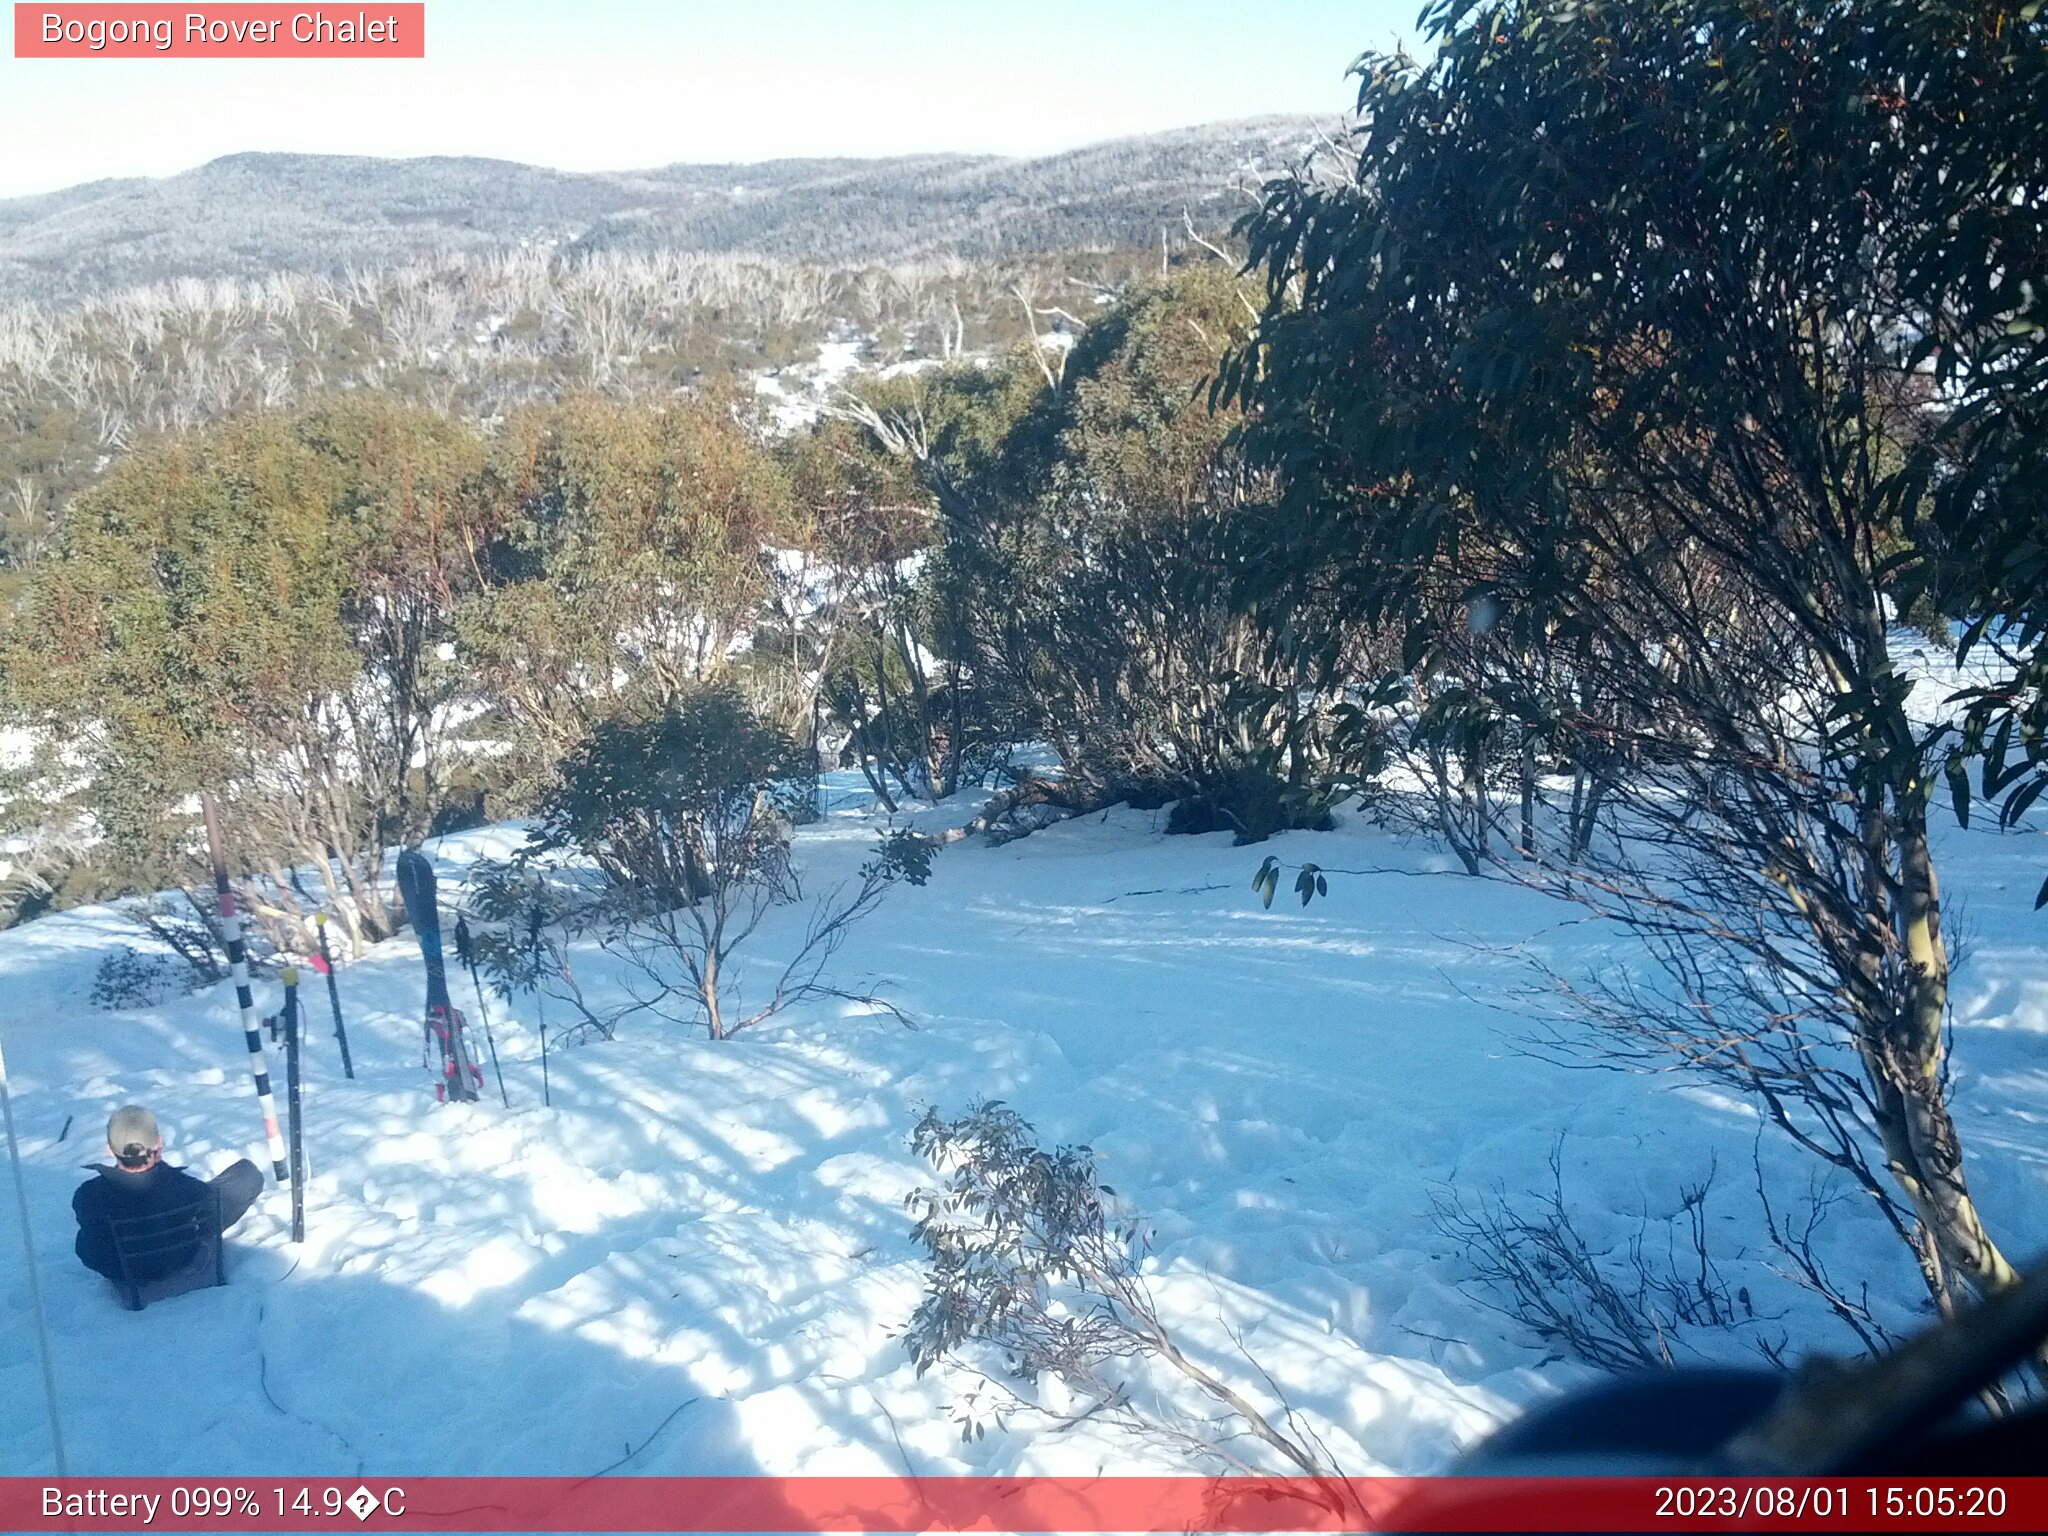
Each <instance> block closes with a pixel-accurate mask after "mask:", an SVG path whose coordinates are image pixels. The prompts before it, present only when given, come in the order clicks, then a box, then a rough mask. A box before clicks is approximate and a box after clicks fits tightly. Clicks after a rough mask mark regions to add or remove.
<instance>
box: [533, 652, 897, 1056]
mask: <svg viewBox="0 0 2048 1536" xmlns="http://www.w3.org/2000/svg"><path fill="white" fill-rule="evenodd" d="M805 766H806V765H805V761H804V757H803V752H802V749H801V748H800V747H799V746H798V745H797V743H796V742H795V741H793V740H792V739H791V738H790V737H789V736H788V735H787V734H786V733H785V732H783V731H782V730H780V729H779V728H778V727H776V726H775V725H773V724H771V723H769V722H767V721H764V720H762V719H761V718H760V717H759V716H757V715H756V714H755V713H754V711H753V709H752V708H751V707H750V706H749V705H748V703H747V701H746V699H745V698H744V697H743V696H742V695H741V694H740V692H739V690H738V689H737V688H735V687H733V686H732V685H730V684H706V685H704V686H702V687H699V688H693V689H690V690H688V691H686V692H684V693H683V694H682V695H681V696H680V697H679V698H678V699H677V700H675V701H674V702H672V703H671V704H669V705H668V706H667V707H665V708H664V709H663V710H662V711H661V712H660V713H658V714H652V715H646V716H639V717H621V718H617V719H612V720H607V721H604V722H603V723H601V724H600V725H598V727H597V728H596V729H595V730H594V731H592V733H591V734H590V736H589V737H588V738H587V739H586V740H585V741H583V742H582V743H581V744H580V745H579V746H577V747H576V748H575V750H573V751H572V752H571V753H570V754H569V755H568V756H567V757H566V758H565V759H564V760H563V761H562V763H561V765H560V766H559V768H558V770H557V774H556V778H555V781H554V783H553V784H552V785H551V786H550V788H549V789H548V791H547V792H546V794H545V795H544V797H543V800H542V804H541V810H540V818H539V825H538V826H537V828H536V829H535V831H534V833H533V835H532V837H531V838H530V840H529V842H528V844H527V847H526V849H525V852H524V857H526V858H529V859H531V858H537V857H545V856H548V855H551V854H555V853H559V852H563V851H573V852H576V853H580V854H581V855H583V856H584V857H585V858H587V859H589V860H590V861H591V862H592V863H594V864H595V865H596V866H597V868H598V869H599V870H600V871H601V872H602V873H603V875H604V877H605V881H606V890H605V891H604V893H603V895H602V897H601V898H600V900H599V902H598V904H597V908H596V909H595V911H593V912H591V913H589V914H586V917H585V921H586V922H587V923H588V924H589V925H591V926H594V927H596V928H597V929H598V931H599V932H600V933H601V934H602V936H603V940H604V942H605V944H606V945H607V947H609V948H611V949H612V950H613V951H614V952H615V953H617V954H618V955H619V956H620V957H621V958H623V959H624V960H626V961H627V962H628V966H629V968H630V969H631V970H632V972H633V973H634V974H635V975H636V976H637V977H638V978H639V981H638V983H635V982H633V981H628V982H627V986H628V988H629V990H633V991H634V993H635V997H636V1006H637V1007H638V1008H644V1009H648V1010H650V1011H653V1012H655V1013H657V1014H660V1015H662V1016H664V1017H673V1016H674V1015H673V1014H671V1013H670V1012H669V1008H670V1005H671V1003H672V1002H673V1001H674V1000H675V999H678V998H681V999H683V1000H685V1001H686V1004H687V1006H688V1007H689V1008H690V1010H691V1011H692V1012H693V1013H694V1014H695V1015H696V1016H697V1017H699V1018H701V1019H702V1021H703V1022H704V1025H705V1027H706V1029H707V1030H708V1031H709V1033H710V1036H711V1038H712V1039H714V1040H719V1039H724V1038H726V1037H727V1036H729V1035H732V1034H735V1033H737V1032H738V1031H739V1030H742V1029H745V1028H746V1027H748V1026H749V1025H751V1024H755V1023H758V1022H759V1021H760V1020H761V1019H763V1018H766V1017H767V1016H768V1015H769V1014H771V1013H773V1012H776V1011H777V1010H779V1009H780V1008H782V1007H783V1006H785V1005H786V1004H787V1003H789V1002H790V1001H792V1000H793V999H794V998H796V997H798V996H804V995H810V994H813V993H819V992H829V991H832V990H833V989H831V988H828V987H825V986H824V985H822V983H821V982H820V980H819V976H820V972H821V971H822V968H823V966H824V963H825V962H826V960H828V959H829V958H830V957H831V956H832V954H833V953H835V952H836V951H837V950H838V948H839V947H840V945H841V944H842V943H843V942H844V939H845V936H846V933H847V931H848V929H849V928H850V927H851V925H852V924H853V923H854V922H855V921H857V920H858V919H859V918H861V917H862V916H864V915H866V913H867V912H869V911H870V910H872V909H873V907H874V906H875V905H876V904H877V903H878V902H879V901H880V899H881V897H882V894H883V893H884V892H885V891H886V890H887V889H888V887H889V886H890V885H892V884H893V883H895V882H896V881H897V880H898V879H909V880H911V881H912V882H913V883H916V884H922V883H923V882H924V879H925V877H926V875H927V873H928V872H929V868H930V850H929V848H928V847H927V845H926V844H925V843H924V841H923V840H922V839H921V838H918V837H917V836H915V835H914V834H909V833H899V834H896V835H895V836H892V837H890V838H887V839H885V840H884V842H883V845H882V847H881V848H880V849H878V850H877V854H876V857H875V858H874V859H872V860H871V861H869V863H868V864H867V865H865V866H863V868H862V869H861V871H860V873H859V876H858V878H857V879H856V880H855V881H854V882H853V884H852V888H851V889H850V891H849V890H847V889H844V888H842V889H840V890H837V891H834V892H832V893H829V894H828V895H827V896H825V897H824V898H823V899H821V900H820V901H819V902H817V903H816V904H815V905H814V906H813V908H812V910H811V913H810V918H809V922H808V925H807V927H806V930H805V933H804V935H803V937H802V939H801V940H800V941H799V942H798V944H797V946H796V948H795V951H794V953H793V955H792V957H791V958H790V959H789V960H788V962H787V963H786V964H785V965H784V967H783V969H782V971H781V973H780V975H779V977H778V979H777V981H776V983H775V986H774V988H773V990H772V994H771V996H770V997H769V998H768V999H767V1000H766V1001H765V1002H764V1003H763V1004H762V1005H761V1006H759V1007H757V1008H756V1009H755V1010H754V1011H752V1012H750V1013H740V1012H737V1011H736V1007H735V1005H736V999H737V996H738V988H737V986H736V984H735V979H734V977H733V975H732V960H733V957H734V955H735V953H736V952H737V951H738V950H739V948H740V946H741V945H743V944H744V943H746V941H747V940H748V939H749V938H751V937H752V936H753V934H754V932H755V930H756V929H758V928H759V927H760V925H761V923H762V921H763V919H764V918H765V917H766V916H767V915H768V913H769V911H770V909H771V908H773V907H775V906H777V905H779V904H782V903H785V902H790V901H794V900H795V899H797V898H798V897H799V896H800V895H801V894H802V887H801V884H800V882H799V879H798V876H797V872H796V870H795V869H794V867H793V866H792V864H791V862H790V831H791V824H792V819H793V816H794V814H795V812H796V810H797V808H798V805H797V802H798V801H799V799H800V798H801V796H802V795H803V794H804V792H805V791H804V786H805V785H806V784H807V783H808V780H807V778H806V777H805V775H804V773H803V769H804V767H805ZM835 995H844V994H835Z"/></svg>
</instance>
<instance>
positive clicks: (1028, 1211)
mask: <svg viewBox="0 0 2048 1536" xmlns="http://www.w3.org/2000/svg"><path fill="white" fill-rule="evenodd" d="M910 1145H911V1149H912V1150H913V1151H914V1152H916V1153H917V1154H918V1155H919V1156H920V1157H923V1158H924V1159H926V1160H927V1161H928V1162H930V1163H931V1165H932V1166H933V1168H934V1169H936V1170H937V1171H938V1172H940V1173H941V1174H943V1175H944V1176H945V1179H946V1182H945V1185H944V1187H943V1188H942V1189H939V1190H919V1191H916V1192H914V1193H913V1194H911V1195H910V1196H909V1197H908V1198H907V1199H906V1201H905V1204H906V1205H907V1207H908V1208H909V1209H910V1210H911V1212H912V1213H913V1214H914V1215H915V1216H916V1223H915V1225H914V1227H913V1228H912V1234H911V1235H912V1236H913V1237H914V1238H915V1239H916V1241H917V1243H918V1244H919V1246H920V1247H922V1248H923V1249H924V1252H925V1259H926V1263H927V1266H928V1267H927V1272H926V1276H925V1293H924V1297H923V1299H922V1300H920V1301H919V1303H918V1306H917V1310H916V1312H914V1313H913V1314H912V1315H911V1319H910V1324H909V1326H908V1327H907V1328H906V1329H905V1330H904V1334H903V1345H904V1348H905V1349H906V1350H907V1351H908V1352H909V1355H910V1358H911V1361H912V1362H913V1364H915V1366H916V1367H917V1374H918V1375H920V1376H922V1375H923V1374H924V1373H925V1372H926V1371H928V1370H930V1369H931V1368H932V1367H933V1366H934V1365H936V1364H938V1363H939V1362H940V1361H942V1360H944V1359H945V1358H946V1357H947V1356H948V1355H951V1354H953V1353H955V1352H956V1351H958V1350H960V1349H961V1348H962V1347H963V1346H966V1345H969V1344H977V1343H978V1344H985V1345H987V1346H989V1347H992V1348H994V1349H995V1350H997V1351H999V1352H1000V1353H1001V1354H1002V1355H1004V1356H1005V1357H1006V1358H1007V1360H1008V1362H1009V1364H1010V1367H1011V1369H1012V1370H1013V1371H1016V1372H1017V1373H1019V1374H1021V1375H1024V1376H1026V1377H1030V1378H1035V1377H1036V1376H1037V1375H1038V1373H1039V1372H1041V1371H1046V1370H1051V1371H1055V1372H1060V1373H1062V1374H1068V1373H1074V1372H1076V1371H1078V1370H1087V1369H1091V1368H1098V1367H1100V1366H1102V1365H1104V1364H1107V1363H1109V1362H1112V1361H1114V1360H1117V1359H1121V1358H1125V1357H1128V1356H1132V1355H1137V1354H1141V1353H1143V1352H1144V1350H1143V1348H1142V1346H1141V1345H1140V1344H1139V1343H1138V1341H1137V1339H1136V1338H1135V1337H1134V1335H1135V1333H1136V1332H1137V1330H1136V1329H1135V1328H1133V1327H1132V1326H1131V1319H1130V1313H1129V1311H1128V1308H1129V1305H1130V1301H1129V1298H1128V1297H1125V1296H1120V1295H1119V1294H1118V1292H1119V1291H1120V1290H1124V1289H1127V1288H1129V1287H1132V1286H1134V1285H1135V1284H1136V1282H1137V1275H1138V1264H1139V1262H1140V1260H1141V1258H1142V1257H1143V1252H1144V1249H1143V1243H1142V1241H1141V1239H1140V1236H1139V1232H1138V1228H1137V1225H1136V1223H1134V1222H1131V1221H1129V1220H1127V1219H1124V1218H1121V1217H1118V1216H1116V1215H1115V1214H1113V1212H1112V1209H1111V1205H1110V1202H1111V1201H1113V1200H1114V1199H1115V1195H1116V1191H1115V1190H1113V1189H1111V1188H1110V1187H1109V1186H1108V1185H1106V1184H1104V1183H1102V1182H1101V1180H1100V1179H1099V1178H1097V1176H1096V1172H1095V1159H1094V1154H1093V1153H1092V1152H1091V1151H1090V1150H1089V1149H1088V1148H1087V1147H1060V1148H1057V1149H1056V1150H1053V1151H1046V1150H1045V1149H1043V1148H1041V1147H1039V1146H1038V1145H1037V1144H1036V1142H1035V1141H1034V1140H1033V1132H1032V1128H1031V1125H1030V1124H1029V1122H1027V1121H1026V1120H1024V1119H1023V1117H1021V1116H1020V1115H1018V1114H1017V1112H1016V1111H1015V1110H1013V1109H1010V1108H1008V1107H1006V1106H1005V1105H1004V1104H1003V1103H1002V1102H1001V1101H1000V1100H993V1099H992V1100H988V1101H986V1102H983V1103H978V1104H975V1105H974V1106H972V1107H971V1108H970V1109H969V1111H968V1113H967V1114H966V1115H964V1116H962V1117H961V1118H960V1119H958V1120H946V1119H942V1118H941V1117H940V1115H939V1113H938V1111H937V1110H936V1109H927V1110H926V1111H925V1114H924V1117H923V1118H922V1119H920V1120H919V1121H918V1123H917V1126H916V1129H915V1130H913V1131H912V1132H911V1137H910ZM1055 1287H1059V1288H1071V1289H1078V1290H1079V1291H1081V1292H1082V1293H1083V1296H1084V1301H1083V1304H1082V1305H1079V1306H1076V1307H1074V1308H1072V1309H1070V1310H1064V1311H1061V1310H1055V1309H1054V1308H1053V1307H1052V1306H1051V1305H1050V1304H1049V1293H1050V1292H1052V1291H1053V1289H1054V1288H1055Z"/></svg>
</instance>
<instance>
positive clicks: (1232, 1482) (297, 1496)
mask: <svg viewBox="0 0 2048 1536" xmlns="http://www.w3.org/2000/svg"><path fill="white" fill-rule="evenodd" d="M0 1530H6V1531H222V1532H226V1531H355V1530H363V1531H679V1532H681V1531H687V1532H712V1531H734V1532H749V1533H752V1532H770V1531H862V1532H865V1531H877V1532H881V1531H889V1532H896V1531H901V1532H919V1531H1017V1532H1041V1531H1076V1532H1098V1531H1100V1532H1107V1531H1132V1532H1170V1531H1390V1532H1395V1531H1403V1532H1405V1531H1666V1530H1669V1531H2041V1530H2048V1477H2010V1478H1953V1479H1940V1480H1935V1479H1924V1478H1853V1477H1852V1478H1777V1479H1764V1478H1719V1479H1709V1478H1648V1477H1641V1478H1638V1477H1602V1478H1595V1477H1538V1478H1528V1477H1522V1478H1448V1477H1446V1478H1427V1477H1367V1478H1346V1479H1340V1480H1333V1481H1328V1482H1322V1481H1317V1480H1315V1479H1312V1478H1302V1477H1273V1478H1266V1477H1208V1478H1204V1477H1100V1478H1078V1477H931V1478H909V1477H607V1478H582V1479H574V1478H566V1477H415V1478H407V1477H372V1478H367V1479H354V1478H350V1479H336V1478H309V1479H297V1478H276V1477H244V1478H226V1479H216V1480H213V1481H202V1480H199V1479H195V1478H162V1477H156V1478H146V1477H125V1478H83V1477H72V1478H52V1479H49V1480H47V1481H38V1480H36V1479H34V1478H25V1477H12V1478H0Z"/></svg>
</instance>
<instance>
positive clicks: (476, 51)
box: [0, 0, 1421, 196]
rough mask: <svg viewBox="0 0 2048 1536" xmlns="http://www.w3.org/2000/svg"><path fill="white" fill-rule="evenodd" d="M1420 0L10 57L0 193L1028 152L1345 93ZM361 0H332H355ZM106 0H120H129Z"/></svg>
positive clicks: (643, 11)
mask: <svg viewBox="0 0 2048 1536" xmlns="http://www.w3.org/2000/svg"><path fill="white" fill-rule="evenodd" d="M1420 3H1421V0H1349V3H1339V0H1093V3H1086V0H1029V3H1023V0H945V3H941V0H752V3H748V0H737V3H735V0H668V3H655V0H638V3H634V0H428V4H427V57H426V58H425V59H424V60H418V61H392V62H377V63H366V62H355V61H336V60H240V59H236V60H207V59H179V58H176V57H171V58H164V59H146V60H141V59H138V60H129V59H107V60H68V59H65V60H56V59H16V58H14V57H12V51H11V48H10V49H9V51H8V53H7V55H6V56H5V57H0V196H9V195H15V194H20V193H26V192H37V191H47V190H51V189H54V188H57V187H62V186H68V185H70V184H72V183H74V182H80V181H89V180H94V179H96V178H99V177H103V176H136V175H147V176H159V175H166V174H169V173H171V172H175V171H179V170H184V169H187V168H189V167H191V166H194V165H198V164H201V163H203V162H204V161H207V160H210V159H212V158H214V157H215V156H216V155H223V154H229V153H233V152H235V151H237V150H250V149H264V150H299V151H314V152H332V153H348V154H369V155H417V154H474V155H495V156H500V157H502V158H505V159H510V160H525V161H531V162H534V163H536V164H543V165H554V166H560V167H563V168H565V169H570V170H598V169H627V168H632V167H637V166H650V165H662V164H667V163H669V162H672V161H677V160H759V159H768V158H773V157H778V156H784V155H815V154H854V155H882V154H900V153H905V152H909V151H914V150H975V151H984V152H991V153H1001V154H1034V153H1043V152H1046V151H1049V150H1055V149H1061V148H1066V147H1069V146H1072V145H1075V144H1083V143H1088V142H1090V141H1092V140H1096V139H1103V138H1110V137H1115V136H1117V135H1120V134H1127V133H1143V132H1146V131H1149V130H1153V129H1159V128H1170V127H1176V126H1179V125H1183V124H1187V123H1197V122H1208V121H1213V120H1216V119H1221V118H1232V117H1247V116H1253V115H1256V114H1259V113H1265V112H1329V113H1332V114H1334V113H1336V112H1338V111H1340V110H1342V109H1343V108H1344V107H1345V106H1346V105H1348V103H1349V102H1350V100H1351V96H1352V91H1351V88H1350V86H1349V85H1348V84H1347V83H1346V81H1345V78H1344V73H1345V70H1346V68H1347V67H1348V66H1349V64H1350V63H1351V61H1352V59H1353V58H1354V57H1355V56H1356V55H1357V54H1358V53H1359V52H1360V51H1361V50H1363V49H1365V48H1369V47H1385V46H1388V45H1390V44H1392V43H1393V42H1394V41H1396V40H1397V39H1399V38H1402V37H1404V36H1406V35H1408V33H1409V31H1410V29H1411V28H1412V25H1413V22H1414V18H1415V12H1416V11H1417V10H1418V9H1419V7H1420ZM359 4H366V5H367V8H368V9H369V10H370V11H371V12H372V14H374V13H375V9H376V7H375V4H374V0H355V3H350V4H347V5H346V6H344V5H342V4H339V3H334V4H329V5H328V7H327V9H328V10H329V11H330V12H334V13H343V12H345V13H346V14H349V15H353V14H354V13H355V11H356V10H357V9H358V5H359ZM106 9H107V14H109V15H110V16H111V15H117V14H119V11H120V8H119V7H118V6H108V7H107V8H106Z"/></svg>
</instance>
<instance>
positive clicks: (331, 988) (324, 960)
mask: <svg viewBox="0 0 2048 1536" xmlns="http://www.w3.org/2000/svg"><path fill="white" fill-rule="evenodd" d="M313 931H314V932H315V933H317V934H319V935H320V974H321V975H323V976H325V977H326V978H327V1002H328V1004H329V1006H331V1007H332V1008H333V1009H334V1038H335V1039H336V1040H338V1041H340V1042H341V1070H342V1073H343V1074H344V1075H345V1076H346V1077H347V1078H348V1080H349V1081H350V1082H354V1081H355V1080H356V1064H355V1063H354V1062H353V1061H351V1060H349V1054H348V1030H347V1028H346V1027H345V1026H344V1025H343V1024H342V1022H341V988H340V986H339V985H337V984H336V982H335V980H334V956H333V954H332V953H331V952H330V951H329V950H328V948H327V914H326V913H325V912H315V913H314V914H313Z"/></svg>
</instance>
